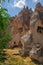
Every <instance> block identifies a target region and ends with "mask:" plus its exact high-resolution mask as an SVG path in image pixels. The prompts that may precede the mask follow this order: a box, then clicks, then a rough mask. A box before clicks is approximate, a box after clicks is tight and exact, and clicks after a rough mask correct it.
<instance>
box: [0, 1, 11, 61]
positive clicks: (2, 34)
mask: <svg viewBox="0 0 43 65" xmlns="http://www.w3.org/2000/svg"><path fill="white" fill-rule="evenodd" d="M4 1H5V0H0V61H4V60H5V56H6V53H5V51H4V48H7V47H8V46H7V43H8V42H9V40H11V35H10V29H9V19H10V16H9V14H8V12H7V10H6V9H5V8H3V7H2V6H1V4H2V2H4Z"/></svg>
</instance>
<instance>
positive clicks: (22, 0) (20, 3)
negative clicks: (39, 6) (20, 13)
mask: <svg viewBox="0 0 43 65" xmlns="http://www.w3.org/2000/svg"><path fill="white" fill-rule="evenodd" d="M24 6H26V0H14V4H13V7H18V8H23V7H24Z"/></svg>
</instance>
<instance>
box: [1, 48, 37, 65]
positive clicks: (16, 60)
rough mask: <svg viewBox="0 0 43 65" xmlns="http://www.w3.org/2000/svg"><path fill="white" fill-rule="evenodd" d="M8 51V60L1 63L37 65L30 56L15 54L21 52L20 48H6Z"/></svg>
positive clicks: (8, 64)
mask: <svg viewBox="0 0 43 65" xmlns="http://www.w3.org/2000/svg"><path fill="white" fill-rule="evenodd" d="M6 53H7V54H8V57H7V60H6V61H5V62H4V64H0V65H37V64H35V63H34V62H32V60H31V58H30V57H26V58H23V57H21V56H19V55H14V54H18V53H19V49H13V50H12V49H6Z"/></svg>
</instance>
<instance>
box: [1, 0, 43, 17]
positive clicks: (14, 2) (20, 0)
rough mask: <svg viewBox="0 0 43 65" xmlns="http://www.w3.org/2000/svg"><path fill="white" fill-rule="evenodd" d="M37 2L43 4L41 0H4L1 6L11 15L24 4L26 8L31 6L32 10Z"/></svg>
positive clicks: (15, 13) (16, 13) (16, 12)
mask: <svg viewBox="0 0 43 65" xmlns="http://www.w3.org/2000/svg"><path fill="white" fill-rule="evenodd" d="M38 2H40V3H41V4H42V6H43V0H10V2H8V0H6V2H4V3H2V7H4V8H6V9H7V10H8V13H9V15H10V16H11V17H12V16H15V15H18V13H19V12H20V11H21V10H22V9H23V7H24V6H28V8H32V10H33V11H34V8H35V6H36V4H37V3H38Z"/></svg>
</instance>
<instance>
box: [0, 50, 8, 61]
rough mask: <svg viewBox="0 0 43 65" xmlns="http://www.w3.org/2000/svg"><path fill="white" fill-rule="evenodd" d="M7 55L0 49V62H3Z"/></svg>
mask: <svg viewBox="0 0 43 65" xmlns="http://www.w3.org/2000/svg"><path fill="white" fill-rule="evenodd" d="M6 56H7V54H6V53H5V51H4V50H2V49H0V62H4V60H5V59H6Z"/></svg>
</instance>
